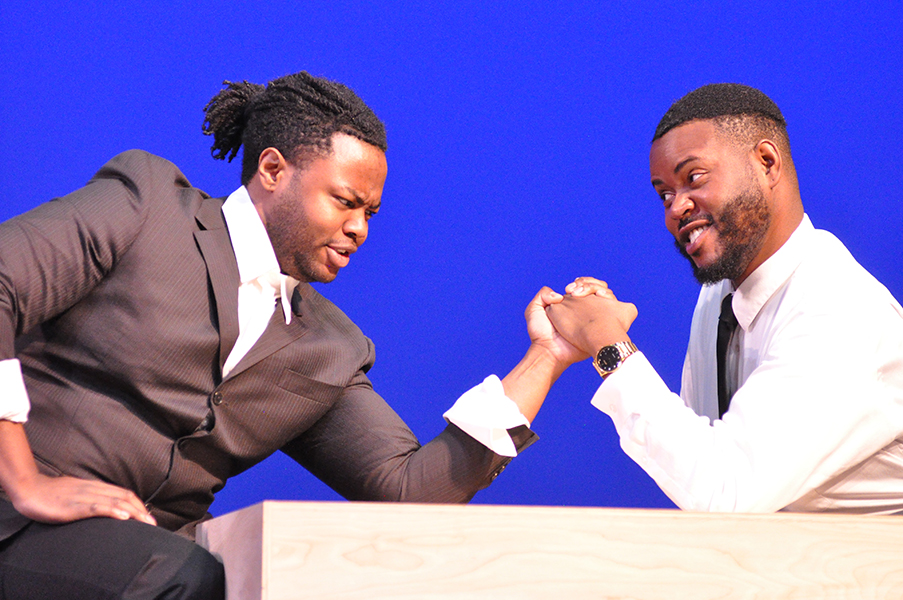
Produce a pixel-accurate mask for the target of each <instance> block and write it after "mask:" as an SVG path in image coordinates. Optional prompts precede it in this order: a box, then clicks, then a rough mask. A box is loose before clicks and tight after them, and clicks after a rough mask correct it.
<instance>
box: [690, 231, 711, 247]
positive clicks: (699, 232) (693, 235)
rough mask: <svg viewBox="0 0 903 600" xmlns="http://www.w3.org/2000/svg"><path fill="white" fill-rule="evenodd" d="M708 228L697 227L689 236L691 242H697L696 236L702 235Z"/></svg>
mask: <svg viewBox="0 0 903 600" xmlns="http://www.w3.org/2000/svg"><path fill="white" fill-rule="evenodd" d="M706 229H708V227H697V228H696V229H694V230H693V231H691V232H690V235H689V236H688V238H689V240H690V243H691V244H692V243H693V242H695V241H696V238H698V237H699V236H701V235H702V232H703V231H705V230H706Z"/></svg>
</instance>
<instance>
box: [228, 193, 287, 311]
mask: <svg viewBox="0 0 903 600" xmlns="http://www.w3.org/2000/svg"><path fill="white" fill-rule="evenodd" d="M223 217H224V218H225V220H226V227H227V228H228V230H229V239H230V240H231V241H232V250H233V251H234V252H235V262H236V263H237V264H238V277H239V279H240V280H241V284H242V285H244V284H246V283H251V282H253V281H260V282H261V283H267V284H269V285H270V286H271V287H272V288H273V290H274V294H275V295H276V297H279V296H281V298H282V310H283V313H284V315H285V322H286V324H288V323H290V322H291V317H292V311H291V297H292V293H293V292H294V291H295V287H296V286H297V285H298V280H297V279H294V278H293V277H289V276H288V275H284V274H282V272H281V271H280V270H279V261H278V260H277V259H276V253H275V252H274V251H273V244H272V243H271V242H270V237H269V236H268V235H267V231H266V227H264V225H263V221H262V220H261V219H260V215H259V214H258V213H257V209H256V208H254V203H253V202H252V201H251V196H250V195H249V194H248V189H247V188H246V187H245V186H241V187H240V188H238V189H237V190H235V191H234V192H232V193H231V194H230V195H229V197H228V198H226V202H225V203H224V204H223Z"/></svg>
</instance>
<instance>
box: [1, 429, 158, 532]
mask: <svg viewBox="0 0 903 600" xmlns="http://www.w3.org/2000/svg"><path fill="white" fill-rule="evenodd" d="M0 457H2V460H0V486H2V488H3V490H4V491H5V492H6V494H7V496H9V499H10V501H11V502H12V504H13V506H14V507H15V509H16V510H17V511H18V512H19V513H21V514H22V515H24V516H26V517H28V518H29V519H32V520H34V521H38V522H41V523H67V522H70V521H78V520H79V519H87V518H91V517H110V518H112V519H120V520H123V521H124V520H127V519H135V520H136V521H142V522H144V523H148V524H150V525H156V524H157V523H156V521H155V520H154V518H153V517H152V516H151V515H150V513H148V512H147V509H146V508H145V507H144V504H143V503H142V502H141V500H140V499H139V498H138V497H137V496H136V495H135V494H133V493H132V492H130V491H129V490H126V489H124V488H121V487H118V486H115V485H111V484H108V483H104V482H102V481H92V480H87V479H77V478H75V477H48V476H46V475H43V474H41V473H40V472H38V469H37V465H36V464H35V460H34V456H33V455H32V453H31V447H30V446H29V444H28V439H27V438H26V436H25V429H24V428H23V427H22V424H21V423H14V422H12V421H6V420H0Z"/></svg>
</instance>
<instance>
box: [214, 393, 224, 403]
mask: <svg viewBox="0 0 903 600" xmlns="http://www.w3.org/2000/svg"><path fill="white" fill-rule="evenodd" d="M222 403H223V393H222V392H213V404H214V405H216V406H219V405H220V404H222Z"/></svg>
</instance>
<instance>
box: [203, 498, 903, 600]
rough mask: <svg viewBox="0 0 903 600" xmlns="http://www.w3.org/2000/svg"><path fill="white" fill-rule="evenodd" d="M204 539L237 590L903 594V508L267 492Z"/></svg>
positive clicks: (802, 597) (245, 599) (387, 594)
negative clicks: (747, 509) (392, 498)
mask: <svg viewBox="0 0 903 600" xmlns="http://www.w3.org/2000/svg"><path fill="white" fill-rule="evenodd" d="M198 542H199V543H200V544H202V545H203V546H204V547H206V548H207V549H209V550H210V551H211V552H213V553H214V554H215V555H216V556H217V557H219V558H220V560H222V561H223V563H224V564H225V568H226V586H227V598H228V600H289V599H292V600H295V599H302V598H303V599H307V598H329V599H331V600H333V599H351V598H366V599H368V600H375V599H383V598H385V599H389V598H391V599H394V600H398V599H411V600H413V599H417V600H424V599H449V598H492V599H494V598H510V599H517V600H524V599H534V598H543V599H553V600H558V599H566V600H571V599H581V598H592V599H602V598H636V599H649V600H652V599H667V600H679V599H682V598H687V599H693V600H704V599H715V598H762V599H777V598H793V599H799V600H808V599H818V598H868V599H878V598H903V517H874V516H861V517H860V516H846V515H825V514H804V515H801V514H784V513H781V514H770V515H748V514H745V515H736V514H723V513H721V514H714V513H689V512H680V511H676V510H633V509H630V510H626V509H606V508H575V507H550V506H487V505H428V504H391V503H386V504H382V503H358V502H264V503H261V504H257V505H254V506H250V507H248V508H245V509H243V510H239V511H236V512H234V513H230V514H227V515H223V516H221V517H218V518H216V519H213V520H211V521H208V522H207V523H204V524H203V525H201V527H200V528H199V531H198Z"/></svg>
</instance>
